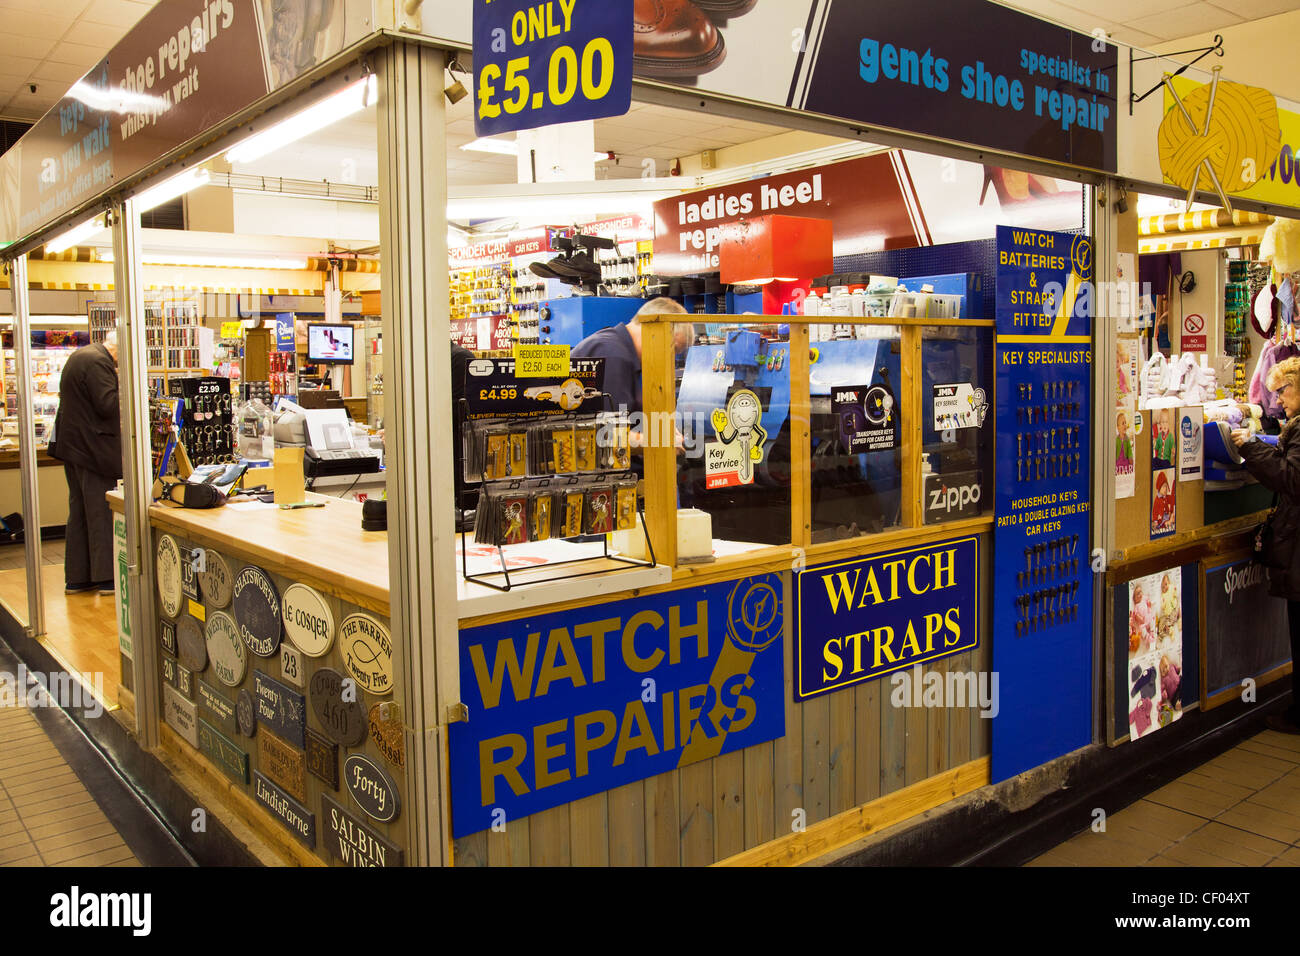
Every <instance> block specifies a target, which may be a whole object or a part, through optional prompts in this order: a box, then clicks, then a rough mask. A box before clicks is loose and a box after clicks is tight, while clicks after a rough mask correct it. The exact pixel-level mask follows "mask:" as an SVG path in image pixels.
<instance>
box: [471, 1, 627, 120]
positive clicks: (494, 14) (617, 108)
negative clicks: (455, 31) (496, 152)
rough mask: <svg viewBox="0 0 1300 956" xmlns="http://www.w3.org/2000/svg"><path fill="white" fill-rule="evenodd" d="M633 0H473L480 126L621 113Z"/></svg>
mask: <svg viewBox="0 0 1300 956" xmlns="http://www.w3.org/2000/svg"><path fill="white" fill-rule="evenodd" d="M632 4H633V0H545V2H537V0H474V66H475V70H476V73H475V76H474V81H473V82H474V134H475V135H476V136H495V135H496V134H498V133H509V132H513V131H515V130H521V129H536V128H537V127H539V126H550V125H551V124H553V123H574V122H577V121H579V120H590V119H600V118H601V117H605V116H622V115H623V114H624V113H626V112H627V111H628V107H629V106H631V103H632Z"/></svg>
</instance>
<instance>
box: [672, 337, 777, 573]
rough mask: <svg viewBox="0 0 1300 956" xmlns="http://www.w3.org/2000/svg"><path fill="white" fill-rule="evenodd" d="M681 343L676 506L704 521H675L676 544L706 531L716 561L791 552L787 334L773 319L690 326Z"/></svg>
mask: <svg viewBox="0 0 1300 956" xmlns="http://www.w3.org/2000/svg"><path fill="white" fill-rule="evenodd" d="M679 329H681V331H682V332H683V333H684V332H685V329H684V328H682V327H679ZM683 342H687V343H690V344H688V345H687V347H686V348H685V349H684V350H682V351H679V352H678V353H677V356H676V376H677V428H678V431H679V432H680V434H681V450H680V453H679V454H678V457H677V497H678V505H679V507H680V508H683V509H694V510H695V511H698V512H701V513H702V514H703V515H707V518H708V520H707V521H706V520H705V519H704V518H703V517H701V516H698V515H694V514H690V513H685V514H681V515H680V516H679V519H678V522H679V532H678V537H679V541H689V540H691V538H692V536H693V535H698V534H699V533H700V532H698V531H692V530H690V529H691V528H703V527H704V526H705V525H711V536H712V538H713V541H714V546H713V553H714V555H715V556H718V557H723V556H726V555H728V554H734V553H740V552H743V551H745V550H748V549H750V548H752V547H756V546H760V545H787V544H789V543H790V489H791V470H790V431H791V414H790V412H791V391H790V327H789V326H788V325H787V324H783V323H780V322H779V320H778V319H776V318H775V317H774V318H772V319H770V320H766V321H764V320H762V318H761V317H755V321H753V322H745V323H738V322H734V321H730V322H729V321H723V322H717V323H708V324H696V325H694V326H693V329H692V334H691V335H690V336H685V335H678V337H677V345H678V346H680V345H681V344H682V343H683ZM695 550H698V549H689V548H688V549H687V550H686V551H684V552H681V553H680V555H679V560H685V561H689V560H690V558H691V556H692V554H693V553H694V551H695ZM697 556H698V555H697Z"/></svg>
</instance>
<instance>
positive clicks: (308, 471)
mask: <svg viewBox="0 0 1300 956" xmlns="http://www.w3.org/2000/svg"><path fill="white" fill-rule="evenodd" d="M275 443H276V444H277V445H289V446H293V445H300V446H302V447H303V450H304V452H305V455H304V457H303V474H304V476H305V477H307V478H308V479H311V478H326V477H334V476H338V475H367V474H373V473H375V472H377V471H379V470H380V460H379V455H377V454H376V453H375V452H374V451H372V450H371V449H369V448H357V447H356V445H355V444H354V443H353V440H352V426H351V424H350V423H349V422H348V416H347V412H346V411H344V410H343V409H341V408H303V407H302V406H300V405H297V404H295V403H294V402H290V401H287V400H281V402H280V405H279V411H278V412H277V415H276V419H275Z"/></svg>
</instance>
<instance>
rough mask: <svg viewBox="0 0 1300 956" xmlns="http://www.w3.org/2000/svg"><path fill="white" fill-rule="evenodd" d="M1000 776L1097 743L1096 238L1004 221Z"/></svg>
mask: <svg viewBox="0 0 1300 956" xmlns="http://www.w3.org/2000/svg"><path fill="white" fill-rule="evenodd" d="M997 252H998V272H997V330H998V336H997V351H996V355H995V360H996V362H997V370H998V373H997V432H996V434H997V477H998V480H997V494H996V498H995V503H994V508H995V512H996V515H997V527H996V530H995V531H994V537H993V593H995V594H996V595H997V596H998V599H997V601H996V603H995V604H994V606H993V669H994V671H995V672H997V674H998V677H999V682H1000V684H1001V688H1002V690H1003V692H1004V693H1003V695H1002V704H1001V707H1000V709H999V711H998V714H997V716H996V717H994V718H993V752H992V774H993V782H994V783H997V782H999V781H1002V780H1006V779H1007V778H1009V777H1013V776H1015V775H1016V774H1019V773H1023V772H1024V771H1026V770H1029V769H1031V768H1033V767H1037V766H1040V765H1041V764H1044V763H1047V762H1048V761H1049V760H1054V759H1056V758H1057V757H1060V756H1061V755H1063V754H1066V753H1069V752H1070V751H1072V750H1077V749H1078V748H1080V747H1084V746H1087V744H1089V743H1090V742H1091V740H1092V702H1093V699H1094V695H1093V688H1092V583H1093V582H1092V577H1093V571H1092V567H1091V558H1092V555H1091V552H1092V546H1091V543H1090V533H1091V517H1092V515H1091V512H1092V434H1091V423H1092V376H1093V371H1092V352H1093V348H1092V346H1093V343H1092V318H1093V314H1094V311H1095V306H1096V304H1097V297H1096V287H1095V285H1094V282H1093V276H1094V263H1093V244H1092V240H1091V239H1090V238H1089V237H1088V236H1085V235H1075V234H1071V233H1062V232H1044V231H1042V230H1038V229H1018V228H1013V227H1010V226H998V232H997Z"/></svg>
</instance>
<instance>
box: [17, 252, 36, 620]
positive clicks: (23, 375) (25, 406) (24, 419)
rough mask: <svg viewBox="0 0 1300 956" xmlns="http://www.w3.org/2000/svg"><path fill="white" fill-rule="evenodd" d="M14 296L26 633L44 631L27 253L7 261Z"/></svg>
mask: <svg viewBox="0 0 1300 956" xmlns="http://www.w3.org/2000/svg"><path fill="white" fill-rule="evenodd" d="M9 288H10V290H11V291H12V292H13V297H14V378H15V384H16V385H17V387H18V463H19V468H20V469H21V476H22V477H21V484H22V493H23V544H24V552H25V557H26V561H27V635H28V636H29V637H32V638H39V637H40V636H41V635H42V634H44V633H45V590H44V576H43V574H42V571H43V561H42V557H41V516H40V508H39V507H38V505H39V491H38V489H37V485H36V468H37V464H36V415H35V410H34V409H33V408H32V391H33V389H32V339H31V335H32V323H31V307H30V299H29V290H28V287H27V255H26V254H25V253H24V254H23V255H21V256H18V257H17V258H15V259H12V260H10V262H9Z"/></svg>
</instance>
